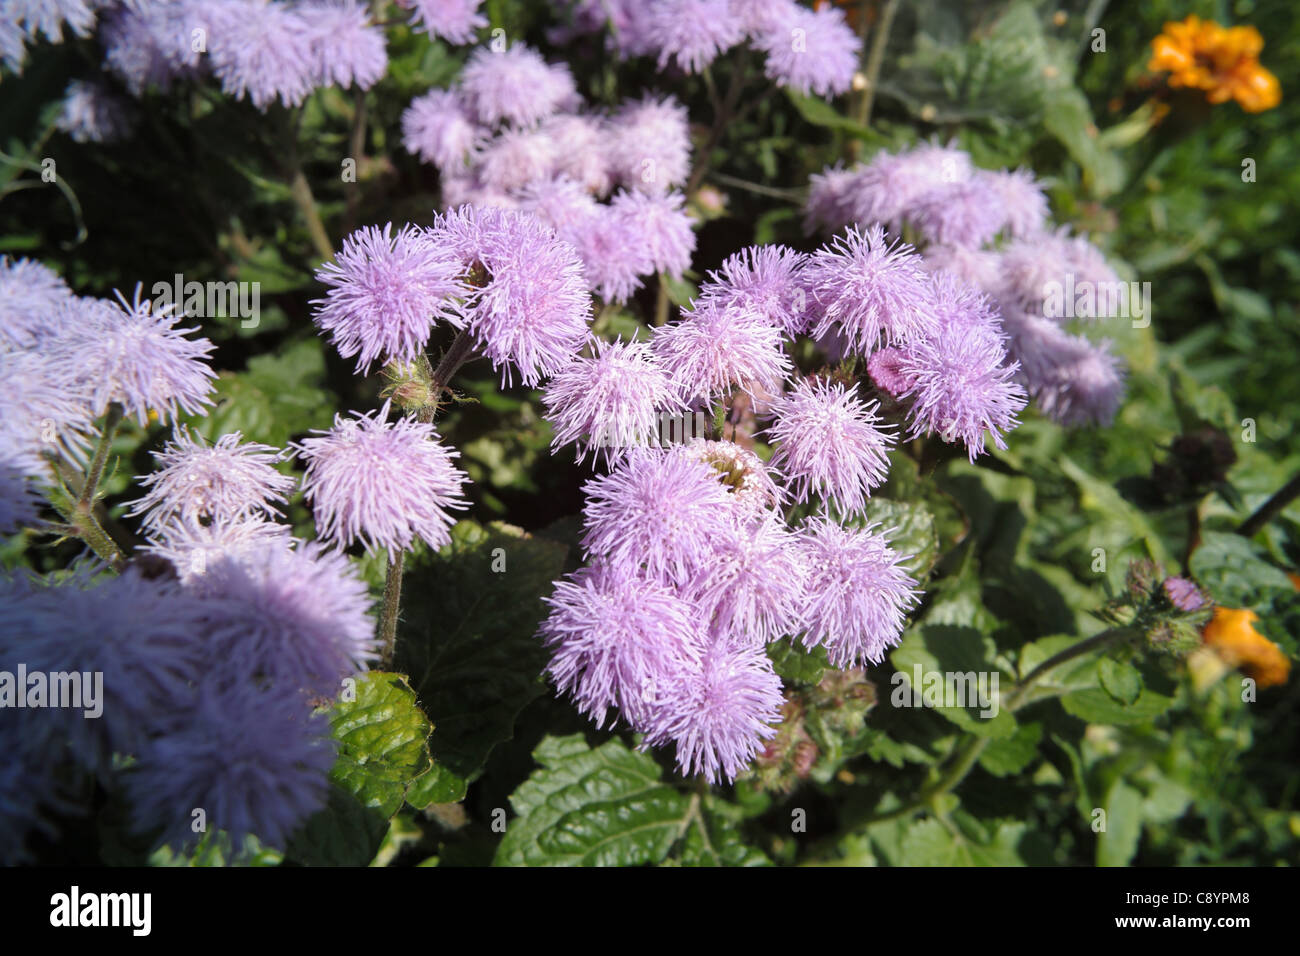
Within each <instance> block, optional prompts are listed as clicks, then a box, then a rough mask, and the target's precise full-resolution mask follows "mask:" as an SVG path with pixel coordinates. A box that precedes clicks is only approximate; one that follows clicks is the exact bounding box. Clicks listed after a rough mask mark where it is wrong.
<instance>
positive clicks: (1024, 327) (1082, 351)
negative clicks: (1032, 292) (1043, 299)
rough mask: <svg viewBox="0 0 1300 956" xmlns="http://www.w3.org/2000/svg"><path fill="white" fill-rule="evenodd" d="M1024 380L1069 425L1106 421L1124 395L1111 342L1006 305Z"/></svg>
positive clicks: (1119, 364) (1051, 412) (1014, 351)
mask: <svg viewBox="0 0 1300 956" xmlns="http://www.w3.org/2000/svg"><path fill="white" fill-rule="evenodd" d="M1003 324H1004V326H1005V328H1006V330H1007V332H1008V333H1009V335H1010V348H1011V355H1012V357H1013V358H1014V359H1016V360H1017V361H1018V362H1019V364H1020V375H1019V378H1020V380H1021V381H1022V382H1023V383H1024V385H1025V387H1026V388H1027V389H1028V390H1029V394H1030V395H1031V396H1033V398H1034V401H1035V402H1036V403H1037V404H1038V407H1039V409H1040V410H1041V411H1042V412H1043V414H1045V415H1047V416H1048V417H1049V418H1051V419H1052V420H1053V421H1056V422H1058V423H1060V424H1062V425H1067V426H1079V425H1107V424H1109V423H1110V422H1111V420H1112V419H1113V418H1114V417H1115V413H1116V412H1117V411H1118V410H1119V405H1120V402H1121V401H1122V400H1123V397H1124V373H1123V364H1122V362H1121V361H1120V359H1119V358H1117V357H1116V356H1114V355H1112V354H1111V353H1110V342H1109V341H1107V340H1103V341H1102V342H1100V343H1097V344H1094V343H1092V342H1091V341H1089V340H1088V339H1086V338H1084V337H1083V336H1080V335H1070V334H1069V333H1067V332H1066V331H1065V330H1064V329H1062V328H1061V327H1060V326H1059V325H1058V324H1057V323H1056V322H1055V321H1054V320H1052V319H1045V318H1043V317H1042V316H1040V315H1034V314H1032V313H1028V312H1025V311H1023V310H1020V309H1018V308H1017V307H1015V306H1011V307H1009V308H1004V310H1003Z"/></svg>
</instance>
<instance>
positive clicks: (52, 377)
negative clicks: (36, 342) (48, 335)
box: [0, 348, 92, 478]
mask: <svg viewBox="0 0 1300 956" xmlns="http://www.w3.org/2000/svg"><path fill="white" fill-rule="evenodd" d="M61 353H62V350H61V349H57V348H56V349H53V350H50V351H43V352H37V351H31V352H4V351H0V381H2V382H4V385H5V387H4V388H3V389H0V449H3V450H4V454H5V459H6V461H7V462H8V463H9V464H10V465H12V466H14V467H17V468H20V469H21V470H22V471H23V472H24V473H25V474H27V475H29V476H31V477H33V478H34V477H38V476H43V475H45V474H46V462H45V460H44V456H45V454H46V453H47V452H52V453H55V454H62V455H64V456H66V457H67V458H68V459H69V460H70V461H72V462H74V463H76V464H83V462H82V461H81V459H82V458H83V456H84V452H85V450H86V449H87V447H88V445H89V440H88V438H87V433H88V432H89V431H90V427H91V422H92V418H91V414H90V410H89V408H87V406H86V392H87V389H86V388H85V387H84V386H83V385H82V384H81V383H80V382H79V381H78V380H76V379H74V378H73V377H72V376H73V375H75V374H76V373H75V370H74V369H73V368H71V367H70V366H69V364H68V361H67V359H66V358H64V357H62V354H61Z"/></svg>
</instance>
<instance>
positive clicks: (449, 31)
mask: <svg viewBox="0 0 1300 956" xmlns="http://www.w3.org/2000/svg"><path fill="white" fill-rule="evenodd" d="M397 5H398V6H399V7H403V8H404V9H407V10H410V11H411V25H412V26H413V27H415V29H416V30H419V31H422V32H424V33H427V34H429V35H430V36H434V37H442V38H443V39H444V40H446V41H448V42H449V43H455V44H458V45H463V44H466V43H473V42H474V36H475V34H476V33H477V32H478V31H479V30H480V29H482V28H483V27H485V26H487V25H488V20H487V17H485V16H483V13H482V10H481V8H482V6H483V0H397Z"/></svg>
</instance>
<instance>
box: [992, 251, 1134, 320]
mask: <svg viewBox="0 0 1300 956" xmlns="http://www.w3.org/2000/svg"><path fill="white" fill-rule="evenodd" d="M1002 267H1003V272H1004V274H1005V276H1006V290H1007V294H1008V297H1009V298H1010V299H1011V300H1012V301H1014V302H1015V303H1016V304H1017V305H1019V306H1021V307H1022V308H1024V309H1025V310H1027V311H1029V312H1032V313H1034V314H1036V315H1045V314H1047V315H1048V317H1049V318H1054V319H1057V320H1058V321H1063V320H1066V317H1067V314H1068V315H1076V314H1077V315H1078V316H1079V317H1081V318H1111V317H1113V316H1114V315H1115V314H1116V308H1117V306H1118V304H1119V303H1118V299H1117V298H1112V297H1109V296H1105V295H1097V294H1096V293H1097V292H1098V290H1099V289H1101V290H1105V289H1109V288H1114V286H1115V285H1116V284H1117V283H1118V282H1119V277H1118V276H1117V275H1115V271H1114V270H1113V269H1111V267H1110V266H1109V265H1107V264H1106V258H1105V256H1103V255H1102V254H1101V252H1100V251H1099V250H1098V249H1097V247H1096V246H1094V245H1093V244H1092V243H1090V242H1088V240H1086V239H1083V238H1081V237H1078V236H1071V235H1069V233H1068V231H1067V229H1065V228H1062V229H1059V230H1057V231H1056V232H1055V233H1045V234H1043V235H1038V236H1034V237H1032V238H1029V239H1021V240H1017V241H1015V242H1012V243H1010V244H1009V245H1008V246H1007V247H1006V249H1005V250H1004V251H1003V253H1002ZM1072 289H1078V290H1079V293H1080V294H1082V293H1084V292H1085V290H1087V291H1091V292H1092V293H1093V299H1092V306H1093V307H1092V308H1091V309H1090V310H1089V309H1086V308H1085V309H1076V308H1074V306H1075V304H1076V303H1074V302H1070V303H1068V304H1067V303H1066V301H1065V297H1066V296H1068V295H1069V294H1070V290H1072ZM1053 300H1055V301H1053ZM1049 302H1052V303H1053V304H1054V305H1059V306H1060V308H1059V309H1058V311H1057V313H1056V314H1054V315H1053V314H1049V310H1048V309H1047V308H1045V307H1046V306H1047V305H1048V303H1049Z"/></svg>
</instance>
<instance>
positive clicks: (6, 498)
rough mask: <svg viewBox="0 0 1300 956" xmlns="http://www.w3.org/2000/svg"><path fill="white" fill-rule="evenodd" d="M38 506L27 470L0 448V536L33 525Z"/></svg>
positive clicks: (35, 521)
mask: <svg viewBox="0 0 1300 956" xmlns="http://www.w3.org/2000/svg"><path fill="white" fill-rule="evenodd" d="M40 505H41V497H40V495H39V494H38V493H37V491H36V488H35V487H34V485H33V483H32V481H31V480H30V479H29V478H28V477H27V468H26V467H24V466H22V465H20V464H18V463H16V462H15V461H14V460H13V459H12V458H11V457H10V455H9V453H8V452H6V451H5V450H4V449H3V446H0V535H7V534H14V533H15V532H17V531H18V530H19V529H20V528H23V527H30V526H32V525H35V524H36V523H37V520H38V515H39V509H40Z"/></svg>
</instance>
